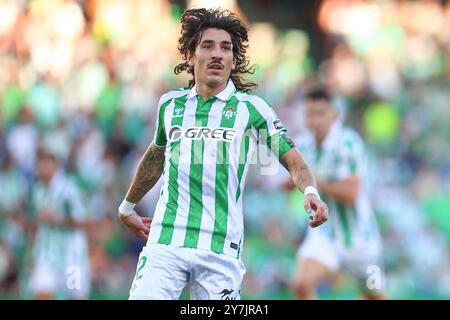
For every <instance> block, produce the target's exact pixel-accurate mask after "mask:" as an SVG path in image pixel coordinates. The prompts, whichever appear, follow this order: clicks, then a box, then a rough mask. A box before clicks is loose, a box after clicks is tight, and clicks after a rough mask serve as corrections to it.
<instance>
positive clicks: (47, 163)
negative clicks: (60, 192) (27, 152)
mask: <svg viewBox="0 0 450 320" xmlns="http://www.w3.org/2000/svg"><path fill="white" fill-rule="evenodd" d="M57 170H58V163H57V161H56V160H55V159H53V158H51V157H49V156H42V157H39V158H38V162H37V174H38V176H39V178H40V179H41V180H42V181H44V182H45V183H49V182H50V181H51V180H52V178H53V176H54V174H55V173H56V171H57Z"/></svg>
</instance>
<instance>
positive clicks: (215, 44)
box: [188, 28, 236, 88]
mask: <svg viewBox="0 0 450 320" xmlns="http://www.w3.org/2000/svg"><path fill="white" fill-rule="evenodd" d="M188 61H189V64H190V65H191V66H193V67H194V75H195V82H196V83H198V84H206V85H207V86H208V87H211V88H214V87H217V86H220V85H223V84H225V85H226V83H227V81H228V79H229V77H230V74H231V71H232V70H234V68H235V66H236V62H235V60H234V58H233V47H232V43H231V36H230V34H229V33H228V32H226V31H225V30H222V29H215V28H209V29H206V30H204V31H203V34H202V37H201V39H200V42H199V44H198V45H197V47H196V48H195V52H194V54H193V55H188Z"/></svg>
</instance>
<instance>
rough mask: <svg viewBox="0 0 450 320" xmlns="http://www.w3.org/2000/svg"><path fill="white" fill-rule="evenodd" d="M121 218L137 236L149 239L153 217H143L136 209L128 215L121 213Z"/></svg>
mask: <svg viewBox="0 0 450 320" xmlns="http://www.w3.org/2000/svg"><path fill="white" fill-rule="evenodd" d="M119 218H120V220H121V221H122V222H123V224H125V225H126V226H127V227H128V229H130V230H131V232H133V233H134V234H135V235H136V236H138V237H139V238H142V239H144V240H147V239H148V234H149V233H150V223H151V222H152V218H149V217H141V216H139V215H138V214H137V213H136V212H135V211H134V210H133V212H132V213H131V214H130V215H128V216H124V215H121V214H120V213H119Z"/></svg>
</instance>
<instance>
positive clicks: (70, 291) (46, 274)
mask: <svg viewBox="0 0 450 320" xmlns="http://www.w3.org/2000/svg"><path fill="white" fill-rule="evenodd" d="M30 290H31V292H32V293H34V294H37V293H39V292H46V293H53V294H55V295H62V296H63V297H64V298H71V299H87V298H88V295H89V291H90V271H89V267H87V266H80V265H75V264H74V265H68V266H67V267H65V268H64V267H55V266H51V265H49V264H48V263H45V262H42V261H40V262H38V263H37V264H36V265H35V267H34V268H33V270H32V272H31V277H30Z"/></svg>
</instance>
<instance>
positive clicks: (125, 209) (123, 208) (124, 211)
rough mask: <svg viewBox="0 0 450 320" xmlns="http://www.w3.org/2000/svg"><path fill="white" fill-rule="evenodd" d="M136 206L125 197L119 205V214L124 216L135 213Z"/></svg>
mask: <svg viewBox="0 0 450 320" xmlns="http://www.w3.org/2000/svg"><path fill="white" fill-rule="evenodd" d="M134 206H136V204H135V203H131V202H129V201H127V200H126V199H123V201H122V203H121V204H120V206H119V214H120V215H121V216H123V217H128V216H129V215H130V214H132V213H133V210H134Z"/></svg>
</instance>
